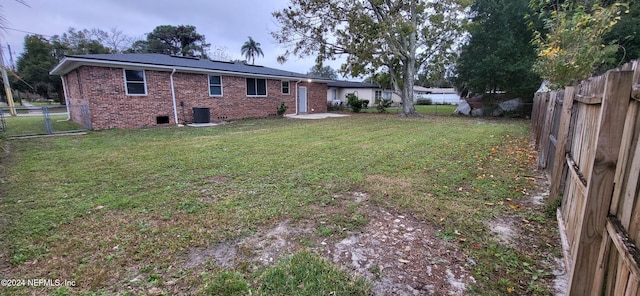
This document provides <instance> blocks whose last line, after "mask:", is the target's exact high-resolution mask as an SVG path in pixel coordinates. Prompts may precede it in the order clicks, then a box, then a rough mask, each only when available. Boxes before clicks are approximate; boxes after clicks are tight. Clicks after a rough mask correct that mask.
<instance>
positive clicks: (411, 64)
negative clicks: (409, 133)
mask: <svg viewBox="0 0 640 296" xmlns="http://www.w3.org/2000/svg"><path fill="white" fill-rule="evenodd" d="M410 60H411V59H409V61H406V63H405V64H404V65H403V69H402V72H403V73H402V76H403V83H402V112H401V113H400V116H419V114H418V112H416V108H415V107H414V106H413V77H414V76H415V70H416V67H415V61H410Z"/></svg>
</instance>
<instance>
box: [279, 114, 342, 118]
mask: <svg viewBox="0 0 640 296" xmlns="http://www.w3.org/2000/svg"><path fill="white" fill-rule="evenodd" d="M346 116H351V115H348V114H336V113H313V114H289V115H285V117H287V118H294V119H324V118H329V117H346Z"/></svg>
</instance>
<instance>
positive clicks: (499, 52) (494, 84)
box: [455, 0, 540, 97]
mask: <svg viewBox="0 0 640 296" xmlns="http://www.w3.org/2000/svg"><path fill="white" fill-rule="evenodd" d="M471 11H472V12H471V17H472V21H471V23H470V24H469V27H468V28H469V34H470V38H469V41H468V42H467V43H466V44H465V45H463V46H462V50H461V53H460V57H459V59H458V62H457V65H456V68H455V72H456V78H455V85H456V87H457V88H458V90H460V91H461V92H462V93H463V94H466V93H467V92H470V93H472V94H473V93H485V92H489V93H495V92H496V91H497V90H501V91H507V92H510V93H516V94H519V95H523V96H525V97H532V96H533V93H534V92H535V90H536V88H538V86H539V85H540V78H539V77H538V75H537V74H535V73H534V72H533V71H532V70H531V69H532V67H533V64H534V63H535V61H536V58H537V54H536V50H535V47H534V46H533V45H532V44H531V39H532V37H533V32H532V30H531V29H530V27H529V25H528V23H527V20H526V19H525V16H526V15H529V14H531V13H532V10H531V8H530V7H529V0H476V1H475V2H474V4H473V5H472V7H471Z"/></svg>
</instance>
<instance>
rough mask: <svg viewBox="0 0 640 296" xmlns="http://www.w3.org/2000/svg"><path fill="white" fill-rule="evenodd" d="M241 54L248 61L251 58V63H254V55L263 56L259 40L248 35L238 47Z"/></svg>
mask: <svg viewBox="0 0 640 296" xmlns="http://www.w3.org/2000/svg"><path fill="white" fill-rule="evenodd" d="M240 51H241V52H242V55H243V56H244V57H245V58H246V59H247V61H249V59H251V64H252V65H254V64H255V62H256V56H263V57H264V53H263V52H262V48H260V42H256V41H255V40H253V38H251V36H249V40H247V42H245V43H244V44H243V45H242V47H241V48H240Z"/></svg>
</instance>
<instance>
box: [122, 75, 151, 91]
mask: <svg viewBox="0 0 640 296" xmlns="http://www.w3.org/2000/svg"><path fill="white" fill-rule="evenodd" d="M124 84H125V87H126V91H127V95H129V96H144V95H146V94H147V81H146V79H145V76H144V70H126V69H125V70H124Z"/></svg>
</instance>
